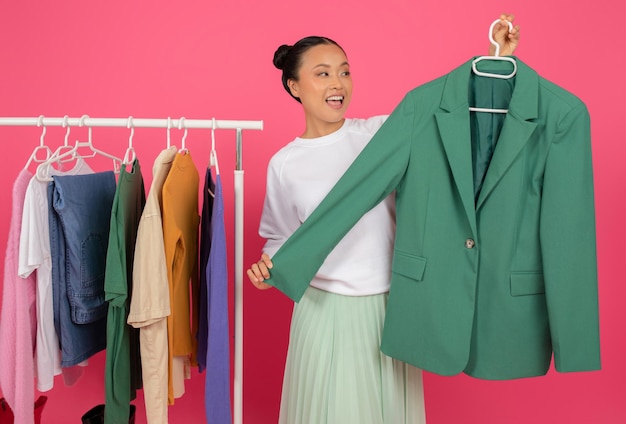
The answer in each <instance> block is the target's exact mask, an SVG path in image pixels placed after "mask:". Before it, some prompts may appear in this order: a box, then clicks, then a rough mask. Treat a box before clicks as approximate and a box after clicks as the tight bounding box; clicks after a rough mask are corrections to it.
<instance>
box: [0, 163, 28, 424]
mask: <svg viewBox="0 0 626 424" xmlns="http://www.w3.org/2000/svg"><path fill="white" fill-rule="evenodd" d="M32 176H33V175H32V173H30V172H29V171H28V170H26V169H24V170H22V172H20V174H19V175H18V176H17V179H16V180H15V183H14V184H13V203H12V214H11V224H10V227H9V239H8V242H7V250H6V255H5V260H4V282H3V293H2V309H1V310H0V387H2V393H3V395H4V397H5V398H6V400H7V403H8V404H9V405H10V406H11V409H13V414H14V416H15V422H16V423H21V424H33V423H34V422H35V413H34V404H35V381H34V378H35V372H34V359H33V357H34V356H33V352H34V348H35V340H36V336H37V328H36V323H37V308H36V304H35V284H36V283H35V274H34V273H33V274H31V275H30V276H29V277H28V278H26V279H24V278H20V277H19V276H18V274H17V266H18V255H19V241H20V231H21V227H22V209H23V206H24V196H25V195H26V188H27V187H28V182H29V181H30V179H31V177H32Z"/></svg>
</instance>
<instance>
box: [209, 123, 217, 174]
mask: <svg viewBox="0 0 626 424" xmlns="http://www.w3.org/2000/svg"><path fill="white" fill-rule="evenodd" d="M211 120H212V125H211V153H210V154H209V165H211V166H215V165H216V164H217V157H216V156H217V155H216V153H215V127H216V125H215V117H213V118H211Z"/></svg>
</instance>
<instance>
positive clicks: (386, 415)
mask: <svg viewBox="0 0 626 424" xmlns="http://www.w3.org/2000/svg"><path fill="white" fill-rule="evenodd" d="M387 297H388V295H387V294H386V293H385V294H379V295H373V296H343V295H338V294H334V293H329V292H326V291H323V290H319V289H316V288H314V287H309V288H308V289H307V291H306V292H305V294H304V296H303V298H302V299H301V301H300V302H299V303H297V304H296V305H295V307H294V311H293V317H292V322H291V330H290V340H289V350H288V354H287V363H286V365H285V375H284V381H283V392H282V398H281V405H280V419H279V423H280V424H302V423H307V424H351V423H354V424H423V423H425V422H426V417H425V410H424V395H423V386H422V372H421V370H420V369H418V368H415V367H413V366H411V365H408V364H405V363H404V362H401V361H398V360H395V359H392V358H390V357H388V356H386V355H384V354H383V353H381V352H380V350H379V346H380V338H381V333H382V328H383V321H384V315H385V308H386V304H387Z"/></svg>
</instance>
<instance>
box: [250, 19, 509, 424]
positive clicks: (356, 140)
mask: <svg viewBox="0 0 626 424" xmlns="http://www.w3.org/2000/svg"><path fill="white" fill-rule="evenodd" d="M501 20H502V21H503V22H501V23H500V24H498V25H496V26H495V28H494V38H495V40H496V41H497V42H498V43H499V44H500V51H501V54H502V55H510V54H512V53H513V51H514V50H515V48H516V47H517V44H518V41H519V28H518V27H515V28H514V29H513V30H512V31H511V32H509V27H508V24H506V23H505V22H504V21H506V20H508V21H512V20H513V16H511V15H502V16H501ZM492 48H493V46H492ZM490 53H491V54H493V50H492V51H491V52H490ZM274 65H275V66H276V67H277V68H278V69H281V70H282V71H283V75H282V82H283V86H284V88H285V89H286V90H287V92H288V93H289V94H290V95H291V96H292V97H293V98H295V99H296V100H297V101H298V102H300V103H301V104H302V107H303V109H304V117H305V123H306V126H305V130H304V132H303V133H302V135H301V136H300V137H297V138H296V139H295V140H294V141H292V142H291V143H289V144H287V145H286V146H285V147H283V148H282V149H281V150H280V151H278V152H277V153H276V154H275V155H274V156H273V157H272V159H271V160H270V163H269V167H268V175H267V192H266V197H265V204H264V209H263V215H262V218H261V224H260V228H259V233H260V235H261V236H262V237H264V238H265V239H267V242H266V244H265V247H264V249H263V250H264V253H263V255H262V258H261V260H260V261H258V262H257V263H255V264H253V265H252V266H251V267H250V269H248V270H247V275H248V277H249V279H250V281H251V282H252V283H253V284H254V285H255V286H256V287H258V288H260V289H267V288H269V287H271V286H270V285H269V284H267V283H265V282H264V279H265V278H269V269H270V268H271V267H272V263H271V260H270V257H271V256H272V255H273V254H274V253H275V252H276V251H277V250H278V248H279V247H280V246H281V245H282V243H283V242H284V241H285V240H287V238H289V236H290V235H291V234H292V233H293V231H295V229H296V228H298V226H299V225H300V224H301V223H302V222H303V221H304V220H305V219H306V218H307V217H308V215H309V214H310V213H311V212H312V211H313V210H314V209H315V208H316V206H317V205H318V204H319V203H320V202H321V200H322V199H323V198H324V197H325V196H326V194H327V193H328V192H329V191H330V189H331V188H332V187H333V185H334V184H335V183H336V182H337V180H338V179H339V178H340V177H341V176H342V175H343V173H344V172H345V170H346V169H347V168H348V166H349V165H350V164H351V163H352V161H353V160H354V159H355V158H356V156H357V155H358V154H359V153H360V151H361V150H362V149H363V147H365V145H366V144H367V143H368V142H369V140H370V139H371V138H372V136H373V135H374V133H375V132H376V131H377V130H378V129H379V128H380V126H381V125H382V124H383V122H384V121H385V119H386V117H385V116H376V117H372V118H369V119H346V118H345V113H346V110H347V108H348V105H349V104H350V100H351V97H352V80H351V77H350V66H349V64H348V60H347V57H346V54H345V52H344V51H343V49H342V48H341V47H340V46H339V45H338V44H337V43H335V42H334V41H332V40H330V39H328V38H324V37H306V38H303V39H302V40H300V41H298V42H297V43H296V44H294V45H293V46H286V45H283V46H281V47H279V48H278V50H277V51H276V53H275V55H274ZM394 213H395V204H394V199H393V196H389V197H387V198H386V199H384V200H383V201H382V202H381V203H379V204H378V205H377V206H376V207H375V208H373V209H372V210H371V211H370V212H368V213H367V214H366V215H364V216H363V218H361V220H360V221H359V222H358V223H357V224H356V225H355V226H354V227H353V228H352V230H351V231H350V232H349V233H348V234H347V235H346V236H345V237H344V238H343V239H342V241H341V242H340V243H339V244H338V245H337V247H336V248H335V249H334V250H333V251H332V252H331V253H330V254H329V255H328V257H327V259H326V261H325V262H324V264H323V265H322V267H321V268H320V270H319V271H318V273H317V274H316V276H315V278H314V279H313V280H312V281H311V284H310V286H309V288H308V289H307V291H306V292H305V294H304V296H303V298H302V300H301V301H300V302H299V303H298V304H296V305H295V307H294V312H293V317H292V322H291V331H290V341H289V350H288V354H287V363H286V366H285V375H284V381H283V391H282V399H281V407H280V420H279V422H280V423H289V424H291V423H313V424H316V423H359V424H366V423H371V424H380V423H386V424H387V423H388V424H399V423H424V422H425V412H424V401H423V390H422V376H421V371H420V370H419V369H417V368H415V367H412V366H410V365H407V364H405V363H403V362H400V361H398V360H395V359H392V358H390V357H388V356H386V355H384V354H382V353H381V352H380V350H379V345H380V334H381V331H382V326H383V319H384V314H385V307H386V299H387V292H388V291H389V281H390V272H391V271H390V266H391V258H392V251H393V241H394V233H395V219H394ZM303 254H306V252H303Z"/></svg>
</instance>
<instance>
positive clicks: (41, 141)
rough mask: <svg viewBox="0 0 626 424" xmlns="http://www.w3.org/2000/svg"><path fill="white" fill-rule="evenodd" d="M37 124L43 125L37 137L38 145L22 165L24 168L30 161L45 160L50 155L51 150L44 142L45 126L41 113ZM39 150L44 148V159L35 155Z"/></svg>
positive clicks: (38, 161) (39, 161) (26, 167)
mask: <svg viewBox="0 0 626 424" xmlns="http://www.w3.org/2000/svg"><path fill="white" fill-rule="evenodd" d="M37 126H38V127H43V130H42V132H41V136H40V137H39V146H37V147H35V149H34V150H33V153H31V155H30V157H29V158H28V161H27V162H26V166H25V167H24V169H28V167H29V166H30V164H31V163H32V162H37V163H41V162H45V161H46V160H48V159H49V158H50V156H52V150H50V148H49V147H48V146H46V144H45V143H44V137H45V135H46V126H45V125H44V124H43V115H40V116H39V119H38V120H37ZM40 150H44V151H45V152H46V158H45V159H39V158H38V157H37V154H38V153H39V151H40Z"/></svg>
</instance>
